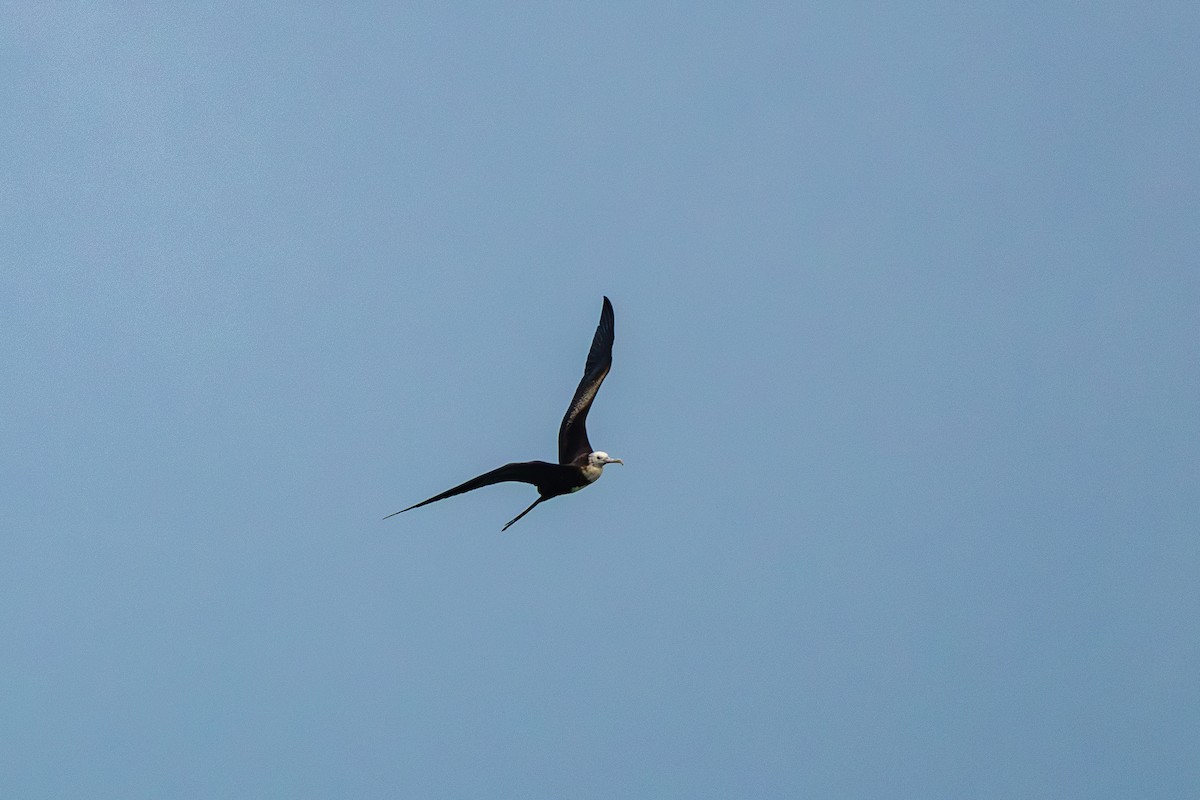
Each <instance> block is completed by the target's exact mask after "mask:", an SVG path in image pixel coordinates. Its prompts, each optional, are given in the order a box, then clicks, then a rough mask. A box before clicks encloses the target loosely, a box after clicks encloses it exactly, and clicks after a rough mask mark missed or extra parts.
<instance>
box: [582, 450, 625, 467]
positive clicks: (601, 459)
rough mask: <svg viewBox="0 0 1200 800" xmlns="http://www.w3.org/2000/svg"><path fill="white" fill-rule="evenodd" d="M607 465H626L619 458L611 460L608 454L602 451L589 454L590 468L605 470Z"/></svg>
mask: <svg viewBox="0 0 1200 800" xmlns="http://www.w3.org/2000/svg"><path fill="white" fill-rule="evenodd" d="M605 464H621V465H624V464H625V462H624V461H622V460H621V459H619V458H610V457H609V455H608V453H605V452H603V451H601V450H597V451H596V452H594V453H588V466H589V467H595V468H596V469H604V465H605Z"/></svg>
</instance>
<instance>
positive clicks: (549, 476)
mask: <svg viewBox="0 0 1200 800" xmlns="http://www.w3.org/2000/svg"><path fill="white" fill-rule="evenodd" d="M561 469H562V467H560V466H559V465H558V464H549V463H547V462H545V461H517V462H514V463H512V464H505V465H504V466H503V467H497V468H496V469H494V470H492V471H491V472H485V473H483V474H482V475H480V476H479V477H477V478H471V480H469V481H467V482H466V483H460V484H459V485H458V486H455V487H454V488H453V489H447V490H446V491H444V492H442V493H441V494H438V495H434V496H433V497H431V498H429V499H428V500H422V501H421V502H419V503H417V504H416V505H411V506H409V507H408V508H402V509H400V510H399V511H396V512H394V513H392V514H388V515H387V517H384V519H387V518H388V517H394V516H396V514H403V513H404V512H405V511H412V510H413V509H414V508H420V507H421V506H427V505H429V504H430V503H436V502H437V501H438V500H445V499H446V498H447V497H454V495H456V494H462V493H463V492H469V491H471V490H472V489H479V488H482V487H484V486H491V485H492V484H493V483H504V482H505V481H520V482H521V483H532V484H533V485H534V486H540V485H542V484H546V483H550V482H552V481H553V480H554V478H555V477H556V476H557V475H558V473H559V471H560V470H561Z"/></svg>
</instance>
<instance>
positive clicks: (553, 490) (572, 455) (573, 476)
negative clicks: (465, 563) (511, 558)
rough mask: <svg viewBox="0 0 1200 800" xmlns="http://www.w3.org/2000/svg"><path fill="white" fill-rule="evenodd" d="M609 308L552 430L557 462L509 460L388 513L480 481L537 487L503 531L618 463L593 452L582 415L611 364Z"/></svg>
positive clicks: (482, 483)
mask: <svg viewBox="0 0 1200 800" xmlns="http://www.w3.org/2000/svg"><path fill="white" fill-rule="evenodd" d="M613 329H614V326H613V308H612V303H610V302H609V300H608V298H607V297H606V298H604V306H603V308H602V309H601V311H600V324H599V325H597V326H596V335H595V336H594V337H592V346H591V349H590V350H589V351H588V357H587V364H586V366H584V369H583V378H582V380H580V381H579V386H578V388H576V389H575V396H574V397H573V398H572V399H571V404H570V406H568V408H567V413H566V414H565V415H564V416H563V421H562V425H561V426H560V427H559V429H558V463H557V464H552V463H550V462H548V461H515V462H513V463H511V464H505V465H504V466H502V467H498V468H496V469H494V470H492V471H491V472H485V473H484V474H482V475H480V476H478V477H475V478H472V479H471V480H469V481H467V482H465V483H460V484H459V485H458V486H455V487H454V488H453V489H447V490H446V491H444V492H442V493H441V494H438V495H434V496H433V497H431V498H429V499H428V500H423V501H421V502H420V503H416V504H415V505H411V506H409V507H408V508H405V509H401V510H400V511H397V512H395V513H394V514H388V516H387V517H384V519H387V518H388V517H394V516H396V514H403V513H404V512H405V511H411V510H412V509H414V508H420V507H421V506H425V505H429V504H430V503H436V502H437V501H438V500H445V499H446V498H447V497H453V496H454V495H456V494H462V493H463V492H469V491H471V490H473V489H479V488H482V487H484V486H491V485H492V484H494V483H503V482H505V481H519V482H521V483H530V484H533V485H534V486H535V487H537V490H538V499H537V500H535V501H533V504H532V505H530V506H529V507H528V508H526V509H525V510H524V511H522V512H521V513H520V514H518V515H517V516H516V517H514V518H513V519H512V520H510V521H509V522H508V524H507V525H505V526H504V527H503V528H502V529H501V530H508V528H509V526H511V525H512V524H513V523H514V522H516V521H517V520H519V519H520V518H521V517H523V516H525V515H526V514H528V513H529V512H530V511H532V510H533V509H534V507H535V506H537V504H538V503H541V502H543V501H545V500H549V499H550V498H551V497H558V496H559V495H564V494H570V493H571V492H577V491H579V490H580V489H582V488H584V487H585V486H588V485H590V484H592V483H595V482H596V480H597V479H598V478H599V477H600V475H601V474H602V473H603V471H604V465H605V464H622V463H624V462H623V461H621V459H619V458H610V457H609V455H608V453H605V452H602V451H593V450H592V445H591V444H590V443H589V442H588V438H587V427H586V422H587V414H588V411H589V410H590V409H591V407H592V401H593V400H595V399H596V392H597V391H599V389H600V384H601V383H603V382H604V378H605V376H607V375H608V371H609V369H610V368H611V367H612V346H613Z"/></svg>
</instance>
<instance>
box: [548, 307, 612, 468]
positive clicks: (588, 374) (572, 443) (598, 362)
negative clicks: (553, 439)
mask: <svg viewBox="0 0 1200 800" xmlns="http://www.w3.org/2000/svg"><path fill="white" fill-rule="evenodd" d="M612 346H613V307H612V303H610V302H609V301H608V298H607V297H606V298H604V308H603V309H601V311H600V324H599V325H597V326H596V335H595V336H594V337H592V349H591V350H589V351H588V357H587V364H586V365H585V366H584V368H583V379H582V380H581V381H579V388H578V389H576V390H575V397H573V398H572V399H571V405H570V406H569V407H568V408H567V413H566V415H565V416H564V417H563V421H562V427H560V428H559V429H558V461H559V463H560V464H570V463H571V462H572V461H574V460H575V459H576V458H578V457H579V456H581V455H587V454H588V453H590V452H592V445H591V443H590V442H588V438H587V427H586V423H587V415H588V409H590V408H591V407H592V401H593V400H595V399H596V392H597V391H599V389H600V384H601V383H603V382H604V376H605V375H607V374H608V370H609V368H610V367H612Z"/></svg>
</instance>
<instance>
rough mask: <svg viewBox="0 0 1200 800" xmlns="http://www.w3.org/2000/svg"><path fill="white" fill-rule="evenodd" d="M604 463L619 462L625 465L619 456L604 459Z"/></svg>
mask: <svg viewBox="0 0 1200 800" xmlns="http://www.w3.org/2000/svg"><path fill="white" fill-rule="evenodd" d="M604 463H605V464H620V465H621V466H622V467H623V466H625V462H624V461H622V460H621V459H619V458H609V459H606V460H605V462H604Z"/></svg>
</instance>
